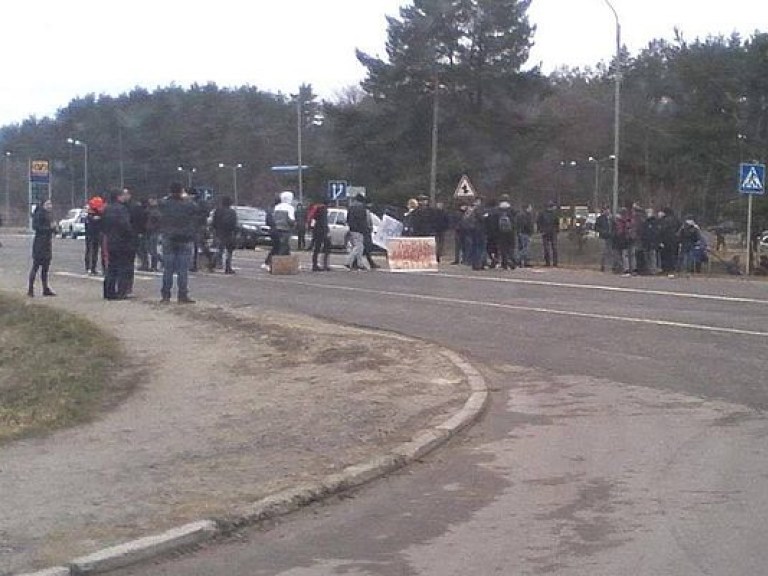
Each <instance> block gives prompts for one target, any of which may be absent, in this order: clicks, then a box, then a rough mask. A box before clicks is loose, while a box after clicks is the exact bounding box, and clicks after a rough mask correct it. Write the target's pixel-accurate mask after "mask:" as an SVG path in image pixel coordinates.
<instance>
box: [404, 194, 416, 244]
mask: <svg viewBox="0 0 768 576" xmlns="http://www.w3.org/2000/svg"><path fill="white" fill-rule="evenodd" d="M418 207H419V201H418V200H416V198H411V199H409V200H408V202H406V204H405V214H403V236H413V213H414V212H415V211H416V209H417V208H418Z"/></svg>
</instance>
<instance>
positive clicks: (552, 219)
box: [536, 202, 560, 268]
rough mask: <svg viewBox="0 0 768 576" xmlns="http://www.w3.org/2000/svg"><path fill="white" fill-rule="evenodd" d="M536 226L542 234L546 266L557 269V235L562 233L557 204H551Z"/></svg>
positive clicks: (538, 219)
mask: <svg viewBox="0 0 768 576" xmlns="http://www.w3.org/2000/svg"><path fill="white" fill-rule="evenodd" d="M536 226H538V228H539V232H540V233H541V242H542V244H543V245H544V265H545V266H554V267H555V268H557V235H558V233H559V232H560V218H559V217H558V215H557V204H556V203H555V202H549V204H548V205H547V209H546V210H544V211H543V212H542V213H541V214H539V217H538V218H537V220H536Z"/></svg>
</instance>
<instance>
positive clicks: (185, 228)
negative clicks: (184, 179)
mask: <svg viewBox="0 0 768 576" xmlns="http://www.w3.org/2000/svg"><path fill="white" fill-rule="evenodd" d="M197 214H198V210H197V207H196V206H195V204H194V203H193V201H192V200H189V199H188V198H185V197H184V188H182V186H181V184H179V183H178V182H174V183H172V184H171V187H170V195H169V196H168V198H167V199H166V200H165V201H163V203H162V204H161V205H160V233H161V234H162V236H163V285H162V288H161V289H160V296H161V298H162V300H161V302H163V303H166V302H170V301H171V290H172V289H173V277H174V275H176V277H177V279H178V302H179V303H180V304H192V303H194V300H192V299H191V298H190V297H189V265H190V261H191V260H192V246H193V242H194V240H195V235H196V233H197V221H196V219H197Z"/></svg>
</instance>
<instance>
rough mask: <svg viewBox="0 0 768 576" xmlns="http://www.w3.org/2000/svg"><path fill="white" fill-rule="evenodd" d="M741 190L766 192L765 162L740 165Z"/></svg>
mask: <svg viewBox="0 0 768 576" xmlns="http://www.w3.org/2000/svg"><path fill="white" fill-rule="evenodd" d="M739 192H741V193H742V194H756V195H763V194H765V164H741V165H740V166H739Z"/></svg>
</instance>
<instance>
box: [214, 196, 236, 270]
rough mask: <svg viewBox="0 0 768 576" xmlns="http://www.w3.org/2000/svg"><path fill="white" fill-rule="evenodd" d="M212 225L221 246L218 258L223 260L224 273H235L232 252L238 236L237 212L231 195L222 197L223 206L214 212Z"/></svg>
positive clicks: (217, 243)
mask: <svg viewBox="0 0 768 576" xmlns="http://www.w3.org/2000/svg"><path fill="white" fill-rule="evenodd" d="M211 227H212V228H213V235H214V238H215V239H216V245H217V246H218V247H219V255H218V256H217V260H219V261H220V262H221V261H222V260H223V262H224V274H234V273H235V271H234V269H233V268H232V253H233V252H234V250H235V239H236V238H237V212H235V209H234V208H232V199H231V198H230V197H229V196H224V197H223V198H222V199H221V206H219V207H218V208H216V210H215V211H214V212H213V219H212V220H211Z"/></svg>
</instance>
